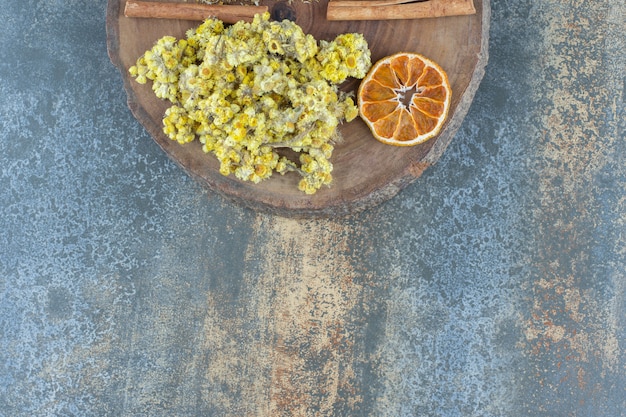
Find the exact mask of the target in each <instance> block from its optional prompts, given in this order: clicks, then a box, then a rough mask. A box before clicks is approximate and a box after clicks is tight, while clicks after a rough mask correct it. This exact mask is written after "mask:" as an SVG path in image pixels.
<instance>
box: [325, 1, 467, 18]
mask: <svg viewBox="0 0 626 417" xmlns="http://www.w3.org/2000/svg"><path fill="white" fill-rule="evenodd" d="M390 3H393V1H390V0H372V1H367V0H365V1H363V0H336V1H332V0H331V1H329V2H328V8H327V10H326V19H328V20H392V19H420V18H429V17H444V16H458V15H470V14H474V13H476V9H475V8H474V1H473V0H428V1H421V2H417V3H404V4H390ZM398 3H401V1H398Z"/></svg>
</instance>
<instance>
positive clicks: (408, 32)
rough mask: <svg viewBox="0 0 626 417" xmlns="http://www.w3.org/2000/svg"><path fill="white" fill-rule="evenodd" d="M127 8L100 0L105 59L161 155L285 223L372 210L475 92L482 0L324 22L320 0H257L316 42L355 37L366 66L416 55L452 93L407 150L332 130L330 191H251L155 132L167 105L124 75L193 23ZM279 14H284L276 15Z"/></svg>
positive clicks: (483, 49)
mask: <svg viewBox="0 0 626 417" xmlns="http://www.w3.org/2000/svg"><path fill="white" fill-rule="evenodd" d="M125 3H126V0H109V3H108V9H107V41H108V51H109V56H110V58H111V61H112V62H113V63H114V65H116V66H117V67H118V68H119V69H120V71H121V73H122V77H123V80H124V87H125V89H126V92H127V94H128V105H129V107H130V109H131V111H132V113H133V115H134V116H135V117H136V118H137V120H138V121H139V122H140V123H141V124H142V125H143V126H144V127H145V128H146V130H147V131H148V132H149V133H150V134H151V136H152V137H153V138H154V140H155V141H156V142H157V143H158V144H159V145H160V146H161V148H162V149H163V150H164V151H165V152H166V153H167V154H168V155H169V156H170V157H171V158H172V159H173V160H174V161H176V162H177V163H178V164H179V165H180V166H181V167H182V168H183V169H184V170H185V171H186V172H187V173H188V174H189V175H191V176H192V177H194V178H196V179H197V180H199V181H200V182H201V183H203V184H205V185H207V186H208V187H209V188H210V189H212V190H214V191H216V192H219V193H220V194H222V195H224V196H226V197H227V198H230V199H232V200H235V201H237V202H238V203H240V204H243V205H245V206H248V207H251V208H253V209H256V210H261V211H265V212H271V213H274V214H278V215H282V216H289V217H321V216H328V217H331V216H342V215H345V214H349V213H352V212H356V211H360V210H363V209H366V208H369V207H372V206H374V205H376V204H379V203H381V202H383V201H385V200H387V199H389V198H391V197H393V196H394V195H395V194H397V193H398V191H400V190H401V189H402V188H404V187H405V186H407V185H408V184H410V183H411V182H412V181H414V180H415V179H416V178H418V177H419V176H420V175H421V174H422V172H423V171H424V169H426V168H427V167H429V166H430V165H432V164H434V163H435V162H436V161H437V160H438V159H439V157H440V156H441V154H442V153H443V151H444V150H445V149H446V147H447V146H448V144H449V143H450V141H451V140H452V138H453V137H454V135H455V133H456V131H457V130H458V128H459V126H460V125H461V122H462V121H463V118H464V117H465V115H466V113H467V111H468V109H469V107H470V104H471V102H472V100H473V98H474V94H475V92H476V90H477V89H478V86H479V84H480V81H481V79H482V77H483V74H484V70H485V65H486V64H487V45H488V36H489V18H490V8H489V1H488V0H487V1H484V2H483V0H474V5H475V8H476V14H473V15H466V16H451V17H438V18H428V19H415V20H386V21H328V20H326V18H325V16H326V6H327V0H319V1H312V2H308V3H305V2H303V1H302V0H293V2H292V3H291V4H289V3H286V2H277V1H269V0H265V1H262V2H261V4H262V5H267V6H269V9H270V12H271V11H273V10H274V8H276V7H282V8H285V7H286V8H287V12H291V13H295V21H296V23H298V24H299V25H300V26H301V27H302V28H303V30H304V31H305V32H306V33H310V34H312V35H313V36H315V38H316V39H318V40H321V39H325V40H332V39H334V37H335V36H336V35H338V34H340V33H347V32H360V33H362V34H363V35H364V36H365V38H366V39H367V41H368V44H369V47H370V50H371V52H372V61H373V62H375V61H377V60H378V59H380V58H383V57H384V56H387V55H391V54H393V53H395V52H401V51H403V52H418V53H421V54H423V55H425V56H427V57H429V58H431V59H432V60H434V61H435V62H437V63H439V65H441V67H442V68H443V69H444V70H445V71H446V72H447V74H448V77H449V80H450V83H451V86H452V95H453V97H452V106H451V110H450V115H449V117H448V121H447V122H446V125H445V126H444V128H443V130H442V132H441V133H440V134H439V136H437V137H436V138H434V139H431V140H430V141H428V142H426V143H424V144H421V145H417V146H414V147H393V146H389V145H383V144H381V143H380V142H378V141H377V140H375V139H374V137H373V136H372V135H371V133H370V131H369V129H368V128H367V126H366V125H365V123H364V122H363V121H362V120H360V119H359V118H357V119H356V120H354V121H352V122H350V123H345V124H343V125H342V126H341V133H342V136H343V138H344V140H343V141H342V142H341V143H340V144H338V145H337V146H336V147H335V151H334V153H333V156H332V159H331V162H332V163H333V166H334V170H333V173H332V174H333V183H332V184H331V186H330V187H324V188H322V189H321V190H319V191H318V192H317V193H316V194H314V195H312V196H310V195H306V194H304V193H303V192H301V191H299V190H298V188H297V183H298V181H299V178H300V177H299V175H298V174H296V173H288V174H286V175H284V176H281V175H279V174H275V175H273V176H272V177H271V178H269V179H268V180H265V181H262V182H261V183H259V184H253V183H251V182H244V181H239V180H237V179H236V178H235V177H234V176H232V175H231V176H228V177H226V176H223V175H221V174H220V173H219V164H218V162H217V160H216V159H215V157H214V156H213V155H210V154H205V153H203V152H202V150H201V149H200V143H199V142H198V141H194V142H192V143H189V144H186V145H180V144H178V143H177V142H174V141H172V140H170V139H169V138H167V136H165V134H164V133H163V132H162V119H163V114H164V112H165V110H166V109H167V108H168V107H169V105H170V103H169V102H167V101H163V100H160V99H158V98H156V96H155V95H154V93H153V92H152V90H151V87H150V84H146V85H140V84H138V83H137V82H135V81H134V79H132V78H131V77H130V76H129V74H128V68H129V67H130V66H131V65H134V64H135V62H136V60H137V58H138V57H139V56H141V55H142V54H143V53H144V52H145V51H146V50H148V49H150V48H151V47H152V45H153V44H154V43H155V42H156V41H157V40H158V39H159V38H161V37H162V36H165V35H171V36H175V37H177V38H184V37H185V32H186V31H187V30H188V29H190V28H192V27H195V26H197V25H198V24H199V22H197V21H196V22H194V21H182V20H169V19H145V18H128V17H125V16H124V7H125ZM282 12H283V13H284V10H283V11H282ZM358 85H359V81H358V80H352V81H348V82H347V83H346V84H345V85H343V86H342V89H343V90H345V91H349V90H353V91H355V92H356V89H357V88H358Z"/></svg>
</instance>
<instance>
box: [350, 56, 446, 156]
mask: <svg viewBox="0 0 626 417" xmlns="http://www.w3.org/2000/svg"><path fill="white" fill-rule="evenodd" d="M451 97H452V90H451V89H450V84H449V82H448V76H447V75H446V73H445V71H444V70H443V69H441V67H440V66H439V65H437V64H436V63H435V62H433V61H431V60H430V59H428V58H426V57H424V56H422V55H420V54H416V53H407V52H401V53H397V54H394V55H391V56H388V57H386V58H383V59H381V60H380V61H378V62H376V63H375V64H374V65H373V66H372V68H371V69H370V71H369V72H368V74H367V75H366V76H365V78H364V79H363V81H361V84H360V86H359V91H358V105H359V115H360V116H361V118H362V119H363V120H364V121H365V123H367V125H368V126H369V128H370V130H371V131H372V134H373V135H374V137H375V138H376V139H378V140H379V141H381V142H383V143H386V144H389V145H395V146H411V145H417V144H418V143H423V142H425V141H427V140H428V139H431V138H433V137H435V136H437V134H439V131H440V130H441V128H442V126H443V124H444V122H445V121H446V118H447V117H448V111H449V110H450V99H451Z"/></svg>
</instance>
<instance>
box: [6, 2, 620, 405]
mask: <svg viewBox="0 0 626 417" xmlns="http://www.w3.org/2000/svg"><path fill="white" fill-rule="evenodd" d="M6 3H7V4H5V5H4V6H3V7H2V8H1V9H0V20H1V21H2V22H3V24H2V25H1V26H0V33H1V34H2V36H0V45H1V50H2V56H3V60H2V61H1V62H0V75H1V77H2V83H0V126H1V129H0V201H1V202H2V206H3V210H2V211H1V214H0V300H1V301H0V416H2V417H5V416H6V417H9V416H11V417H18V416H19V417H21V416H29V417H32V416H168V417H171V416H272V417H274V416H307V417H308V416H385V417H386V416H389V417H400V416H442V417H456V416H459V417H461V416H463V417H467V416H481V417H482V416H493V417H522V416H529V417H540V416H546V417H547V416H550V417H554V416H585V417H599V416H603V417H619V416H624V415H626V412H625V411H624V410H626V391H625V388H624V387H626V357H625V355H624V348H625V347H626V327H625V321H626V304H625V301H626V299H625V287H626V275H625V274H626V273H625V271H626V249H625V248H626V192H625V190H626V168H625V165H624V161H625V160H626V154H625V133H624V132H625V130H624V128H625V125H626V122H625V120H626V118H625V115H624V113H625V111H624V110H625V106H624V89H625V85H624V83H625V78H624V77H625V68H626V52H625V51H626V39H625V37H624V33H625V32H626V24H625V16H626V6H625V4H624V2H623V1H613V0H596V1H593V2H580V1H573V0H558V1H557V0H545V1H526V0H518V1H506V0H495V1H493V2H492V4H491V8H492V20H491V33H490V48H489V55H490V61H489V64H488V66H487V69H486V74H485V77H484V79H483V82H482V84H481V87H480V89H479V90H478V93H477V95H476V97H475V100H474V103H473V105H472V107H471V109H470V111H469V113H468V115H467V117H466V119H465V121H464V123H463V125H462V127H461V129H460V130H459V132H458V134H457V136H456V137H455V139H454V140H453V141H452V143H451V145H450V146H449V148H448V149H447V151H446V152H445V154H444V155H443V157H442V158H441V159H440V160H439V162H438V163H437V164H436V165H435V166H433V167H431V168H429V169H428V170H427V171H426V172H425V173H424V175H423V176H422V177H421V178H420V179H419V180H417V181H416V182H415V183H413V184H412V185H411V186H409V187H408V188H406V189H405V190H403V191H402V192H401V193H400V194H399V195H397V196H396V197H395V198H393V199H392V200H390V201H389V202H387V203H384V204H382V205H380V206H377V207H375V208H372V209H370V210H367V211H365V212H363V213H360V214H355V215H352V216H349V217H346V218H341V219H327V220H323V219H316V220H296V219H285V218H281V217H273V216H270V215H266V214H258V213H255V212H253V211H250V210H248V209H244V208H241V207H239V206H236V205H234V204H232V203H231V202H229V201H227V200H224V199H222V198H221V197H218V196H217V195H215V194H213V193H211V192H209V191H206V190H205V189H204V188H203V187H202V186H201V185H199V184H198V183H196V182H194V181H193V180H192V179H191V178H189V177H188V176H186V174H185V173H184V172H183V171H182V170H181V169H180V168H178V166H176V165H175V164H174V163H173V162H171V161H170V160H169V159H168V158H167V156H166V155H165V154H164V153H163V152H162V151H161V150H160V149H159V148H158V146H157V145H156V144H155V143H154V141H153V140H152V139H151V138H150V137H149V136H148V135H147V133H146V132H145V131H144V130H143V128H142V127H141V125H139V123H138V122H137V121H136V120H135V119H134V118H133V117H132V115H131V113H130V111H129V110H128V107H127V106H126V96H125V93H124V91H123V87H122V81H121V76H120V74H119V72H118V71H117V69H116V68H115V67H114V66H113V65H112V64H111V63H110V61H109V58H108V56H107V50H106V33H105V10H106V1H104V0H97V1H87V0H73V1H66V2H58V1H57V2H42V1H33V0H24V1H13V2H6Z"/></svg>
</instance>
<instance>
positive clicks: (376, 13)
mask: <svg viewBox="0 0 626 417" xmlns="http://www.w3.org/2000/svg"><path fill="white" fill-rule="evenodd" d="M266 11H268V7H267V6H253V5H250V6H244V5H208V4H200V3H167V2H156V1H139V0H129V1H127V2H126V7H125V9H124V15H125V16H127V17H144V18H160V19H181V20H204V19H206V18H208V17H217V18H219V19H220V20H222V21H223V22H225V23H235V22H237V21H239V20H244V21H251V20H252V19H253V18H254V15H255V14H257V13H263V12H266ZM474 13H476V9H475V8H474V2H473V0H334V1H333V0H331V1H329V2H328V8H327V11H326V18H327V19H328V20H391V19H420V18H429V17H444V16H457V15H469V14H474Z"/></svg>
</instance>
